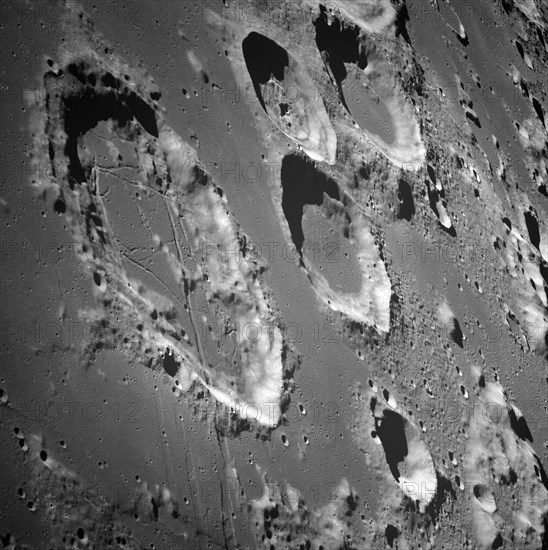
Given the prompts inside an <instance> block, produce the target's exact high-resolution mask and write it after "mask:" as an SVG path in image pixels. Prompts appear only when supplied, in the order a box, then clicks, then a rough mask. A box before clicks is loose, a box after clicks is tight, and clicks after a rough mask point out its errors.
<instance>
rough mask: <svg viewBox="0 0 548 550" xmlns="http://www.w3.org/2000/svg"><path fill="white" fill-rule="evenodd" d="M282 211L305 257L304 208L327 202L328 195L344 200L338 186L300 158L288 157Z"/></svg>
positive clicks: (282, 174) (284, 169)
mask: <svg viewBox="0 0 548 550" xmlns="http://www.w3.org/2000/svg"><path fill="white" fill-rule="evenodd" d="M281 179H282V189H283V196H282V209H283V212H284V215H285V217H286V219H287V223H288V224H289V230H290V231H291V238H292V239H293V243H294V244H295V246H296V248H297V251H298V252H299V254H300V255H301V256H302V249H303V243H304V233H303V227H302V218H303V213H304V206H305V205H306V204H315V205H317V206H320V205H322V204H323V202H324V193H325V194H327V195H328V196H329V197H331V198H332V199H335V200H340V193H339V188H338V187H337V184H336V183H335V182H334V181H333V180H331V179H329V178H328V177H327V176H326V175H325V174H322V173H321V172H319V171H318V170H316V169H315V168H314V166H313V165H312V164H311V163H310V162H307V161H306V160H305V159H303V158H302V157H300V156H298V155H287V156H286V157H284V159H283V161H282V171H281Z"/></svg>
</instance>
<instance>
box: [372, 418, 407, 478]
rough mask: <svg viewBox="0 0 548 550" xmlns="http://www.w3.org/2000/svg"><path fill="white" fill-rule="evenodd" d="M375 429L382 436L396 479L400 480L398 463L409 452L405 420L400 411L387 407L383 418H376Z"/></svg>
mask: <svg viewBox="0 0 548 550" xmlns="http://www.w3.org/2000/svg"><path fill="white" fill-rule="evenodd" d="M375 429H376V431H377V434H378V436H379V437H380V440H381V443H382V446H383V449H384V454H385V455H386V462H387V463H388V466H389V467H390V471H391V472H392V475H393V476H394V478H395V480H396V481H399V480H400V471H399V470H398V464H399V463H400V462H402V461H403V460H404V459H405V457H406V456H407V453H408V448H407V437H406V436H405V420H404V419H403V417H402V416H401V415H399V414H398V413H396V412H393V411H391V410H390V409H385V410H384V412H383V417H382V419H377V418H375Z"/></svg>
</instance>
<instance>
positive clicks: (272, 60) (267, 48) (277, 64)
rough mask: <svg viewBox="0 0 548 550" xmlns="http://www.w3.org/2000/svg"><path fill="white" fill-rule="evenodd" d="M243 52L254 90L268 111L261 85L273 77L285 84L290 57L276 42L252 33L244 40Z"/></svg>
mask: <svg viewBox="0 0 548 550" xmlns="http://www.w3.org/2000/svg"><path fill="white" fill-rule="evenodd" d="M242 50H243V54H244V59H245V64H246V67H247V70H248V72H249V76H250V77H251V80H252V82H253V88H254V89H255V93H256V94H257V98H258V99H259V101H260V103H261V106H262V108H263V109H264V110H265V111H266V105H265V101H264V98H263V94H262V92H261V84H266V83H267V82H268V81H269V80H270V77H271V76H273V77H274V78H275V79H276V80H278V81H280V82H283V80H284V72H285V69H286V67H289V55H288V53H287V51H286V50H285V49H284V48H282V47H281V46H280V45H279V44H277V43H276V42H274V40H272V39H270V38H268V37H267V36H264V35H262V34H259V33H258V32H252V33H250V34H248V35H247V36H246V37H245V38H244V40H243V42H242Z"/></svg>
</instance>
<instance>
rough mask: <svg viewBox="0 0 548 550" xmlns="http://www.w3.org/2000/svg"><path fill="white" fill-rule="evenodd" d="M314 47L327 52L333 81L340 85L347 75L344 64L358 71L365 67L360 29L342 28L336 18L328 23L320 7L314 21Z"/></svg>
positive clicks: (341, 24) (322, 7)
mask: <svg viewBox="0 0 548 550" xmlns="http://www.w3.org/2000/svg"><path fill="white" fill-rule="evenodd" d="M314 26H315V27H316V45H317V46H318V50H320V52H327V54H328V58H329V67H330V69H331V72H332V73H333V76H334V77H335V80H336V81H337V83H338V84H340V83H341V82H342V81H343V80H344V79H345V78H346V75H347V72H346V68H345V66H344V64H345V63H356V64H357V65H358V67H359V68H360V69H365V67H367V57H366V55H365V53H364V52H363V50H361V48H360V44H359V40H358V38H359V34H360V29H359V27H357V26H344V24H343V23H341V21H340V20H339V19H338V18H336V17H335V18H333V21H332V22H331V24H329V22H328V18H327V10H326V8H325V6H322V5H320V16H319V17H318V18H317V19H316V21H314Z"/></svg>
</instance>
